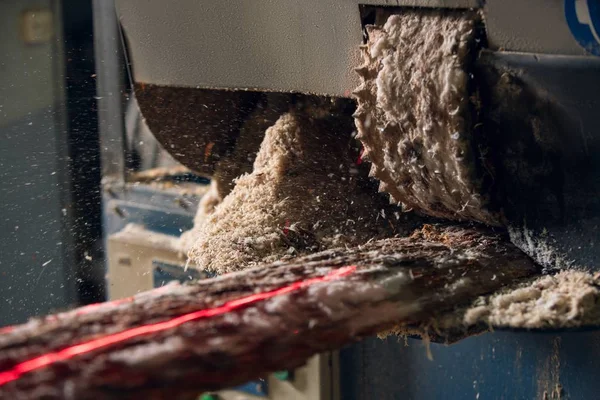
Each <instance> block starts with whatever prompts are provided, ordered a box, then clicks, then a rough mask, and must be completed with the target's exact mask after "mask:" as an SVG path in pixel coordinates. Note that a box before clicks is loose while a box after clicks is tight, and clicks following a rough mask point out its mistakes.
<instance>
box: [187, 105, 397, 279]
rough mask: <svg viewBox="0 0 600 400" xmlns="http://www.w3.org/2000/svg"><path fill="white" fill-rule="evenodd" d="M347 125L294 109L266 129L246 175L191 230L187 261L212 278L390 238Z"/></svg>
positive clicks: (388, 215) (383, 207)
mask: <svg viewBox="0 0 600 400" xmlns="http://www.w3.org/2000/svg"><path fill="white" fill-rule="evenodd" d="M351 132H352V119H351V118H350V117H343V116H339V115H331V114H329V113H328V112H326V113H321V114H319V113H318V112H316V111H315V110H312V111H311V112H306V111H305V110H298V109H297V110H295V111H292V112H289V113H287V114H284V115H283V116H282V117H280V119H279V120H278V121H277V122H276V123H275V125H274V126H272V127H270V128H269V129H268V130H267V131H266V134H265V137H264V140H263V142H262V144H261V146H260V150H259V152H258V155H257V157H256V160H255V163H254V169H253V171H252V172H251V173H250V174H245V175H243V176H241V177H240V178H239V179H237V181H236V184H235V187H234V188H233V190H232V191H231V193H230V194H229V195H227V196H226V197H225V198H224V199H223V201H222V202H221V203H220V204H218V205H217V206H216V208H215V211H214V212H213V213H212V214H211V215H210V216H209V217H208V218H207V219H206V220H205V221H204V222H203V223H202V224H201V226H200V227H198V229H196V233H195V238H194V244H193V246H192V248H191V250H190V251H189V253H188V256H189V257H190V261H191V262H192V263H193V264H195V265H196V266H197V267H199V268H202V269H208V270H214V271H218V272H220V273H224V272H229V271H233V270H239V269H242V268H245V267H247V266H250V265H254V264H257V263H259V262H270V261H275V260H281V259H285V258H286V257H293V256H296V255H300V254H306V253H311V252H315V251H318V250H322V249H326V248H330V247H337V246H343V245H356V244H361V243H364V242H366V241H368V240H369V239H372V238H381V237H387V236H391V235H393V234H394V233H395V229H396V228H397V227H395V226H393V225H395V224H394V223H393V222H392V221H393V220H394V221H395V220H397V219H398V218H399V214H398V213H396V214H395V215H394V211H393V210H395V207H393V206H390V205H389V204H388V202H387V200H386V199H385V197H384V196H382V195H379V194H378V193H377V190H376V187H373V186H372V183H371V182H370V181H369V180H368V177H367V176H366V172H367V171H364V169H363V168H362V165H361V166H359V165H357V158H358V154H359V153H358V149H357V148H356V144H355V141H354V140H353V139H352V138H351Z"/></svg>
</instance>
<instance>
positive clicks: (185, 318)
mask: <svg viewBox="0 0 600 400" xmlns="http://www.w3.org/2000/svg"><path fill="white" fill-rule="evenodd" d="M354 271H356V266H355V265H350V266H346V267H342V268H339V269H337V270H335V271H331V272H329V273H328V274H327V275H324V276H321V277H318V278H311V279H307V280H305V281H300V282H295V283H292V284H291V285H289V286H284V287H282V288H279V289H275V290H272V291H269V292H263V293H256V294H252V295H249V296H245V297H241V298H239V299H235V300H231V301H228V302H226V303H225V304H223V305H221V306H218V307H214V308H208V309H204V310H199V311H195V312H191V313H188V314H184V315H181V316H179V317H176V318H173V319H170V320H167V321H163V322H158V323H155V324H149V325H143V326H139V327H137V328H132V329H128V330H125V331H122V332H119V333H114V334H111V335H107V336H104V337H101V338H97V339H94V340H90V341H88V342H83V343H80V344H77V345H74V346H71V347H67V348H65V349H63V350H60V351H56V352H51V353H47V354H44V355H42V356H39V357H36V358H32V359H30V360H27V361H24V362H22V363H19V364H17V365H15V366H14V367H13V368H11V369H10V370H7V371H5V372H0V386H3V385H5V384H7V383H9V382H12V381H15V380H17V379H19V378H20V377H21V376H22V375H23V374H26V373H28V372H32V371H35V370H37V369H40V368H44V367H47V366H49V365H52V364H55V363H57V362H60V361H65V360H68V359H71V358H73V357H76V356H78V355H82V354H86V353H90V352H92V351H94V350H98V349H100V348H103V347H107V346H110V345H113V344H117V343H121V342H124V341H126V340H129V339H133V338H135V337H138V336H142V335H147V334H149V333H154V332H160V331H165V330H168V329H172V328H176V327H178V326H180V325H182V324H184V323H186V322H190V321H194V320H198V319H204V318H210V317H214V316H218V315H222V314H225V313H228V312H232V311H235V310H237V309H240V308H242V307H245V306H248V305H251V304H254V303H257V302H259V301H262V300H268V299H270V298H273V297H275V296H280V295H283V294H288V293H291V292H294V291H297V290H299V289H303V288H306V287H308V286H310V285H313V284H315V283H320V282H327V281H331V280H334V279H337V278H342V277H345V276H348V275H350V274H352V273H353V272H354Z"/></svg>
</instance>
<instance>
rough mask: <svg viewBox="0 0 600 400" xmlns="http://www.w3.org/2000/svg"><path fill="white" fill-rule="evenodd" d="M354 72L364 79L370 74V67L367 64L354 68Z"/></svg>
mask: <svg viewBox="0 0 600 400" xmlns="http://www.w3.org/2000/svg"><path fill="white" fill-rule="evenodd" d="M354 71H355V72H356V73H357V74H358V75H360V77H361V78H363V79H364V78H365V77H366V76H367V75H368V74H369V66H368V65H366V64H365V65H361V66H360V67H358V68H354Z"/></svg>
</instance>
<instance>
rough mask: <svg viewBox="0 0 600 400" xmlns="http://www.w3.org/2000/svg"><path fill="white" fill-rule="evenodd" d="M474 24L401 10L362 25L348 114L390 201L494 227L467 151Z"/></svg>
mask: <svg viewBox="0 0 600 400" xmlns="http://www.w3.org/2000/svg"><path fill="white" fill-rule="evenodd" d="M477 20H478V15H477V14H476V13H471V12H464V11H460V12H455V11H441V10H426V11H425V10H418V11H414V10H403V11H402V12H401V13H400V14H397V15H392V16H390V17H389V18H388V19H387V21H386V22H385V24H384V25H383V26H373V27H370V29H369V30H368V35H369V39H368V42H367V44H366V45H365V46H364V48H363V56H364V60H365V62H364V65H362V66H361V67H360V68H358V69H357V72H358V73H359V74H360V76H361V79H362V84H361V86H360V87H359V88H358V89H357V90H356V91H355V92H354V94H355V95H356V98H357V101H358V108H357V111H356V113H355V117H356V125H357V128H358V132H359V135H358V138H359V139H360V140H361V141H362V142H363V144H364V146H365V156H366V157H367V158H368V159H369V160H370V161H371V162H372V163H373V165H372V169H371V174H372V175H373V176H375V177H377V178H378V179H379V180H380V181H381V190H382V191H385V192H387V193H389V194H390V195H391V196H392V198H393V199H394V201H396V202H400V203H402V205H403V206H404V207H406V208H409V209H416V210H420V211H422V212H424V213H425V214H428V215H432V216H436V217H441V218H449V219H474V220H478V221H481V222H484V223H488V224H492V225H495V224H497V219H496V217H495V216H494V215H492V214H491V213H490V212H489V211H488V210H487V209H486V204H485V203H486V202H485V199H484V198H482V196H481V194H480V192H481V189H480V187H479V184H478V176H479V173H478V171H477V170H478V168H477V163H476V161H477V157H478V156H477V155H476V154H475V151H474V150H475V149H472V148H471V142H472V141H471V137H472V135H473V132H474V131H475V125H477V124H476V120H475V114H476V103H477V99H476V94H475V93H473V94H472V93H471V87H470V86H472V83H471V80H472V75H471V74H470V71H469V69H470V67H471V64H472V62H473V60H474V57H475V55H476V54H477V51H476V47H477V43H478V42H477V41H478V35H477Z"/></svg>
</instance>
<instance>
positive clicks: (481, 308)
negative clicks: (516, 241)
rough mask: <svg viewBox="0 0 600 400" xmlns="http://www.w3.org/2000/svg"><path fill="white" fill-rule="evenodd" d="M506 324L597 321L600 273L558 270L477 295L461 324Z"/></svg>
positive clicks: (528, 326)
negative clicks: (476, 300)
mask: <svg viewBox="0 0 600 400" xmlns="http://www.w3.org/2000/svg"><path fill="white" fill-rule="evenodd" d="M480 322H485V323H487V324H489V325H491V326H494V327H507V328H525V329H542V328H573V327H582V326H598V325H600V274H595V275H592V274H591V273H589V272H584V271H575V270H568V271H561V272H559V273H557V274H556V275H552V276H550V275H548V276H544V277H541V278H539V279H537V280H535V281H534V282H532V283H530V284H528V285H525V286H521V287H519V288H516V289H513V290H509V291H505V292H503V293H499V294H494V295H492V296H490V297H488V298H484V299H480V300H479V302H478V304H475V305H474V306H472V307H470V308H469V309H468V310H466V312H465V314H464V323H465V325H467V326H469V325H475V324H477V323H480Z"/></svg>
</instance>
